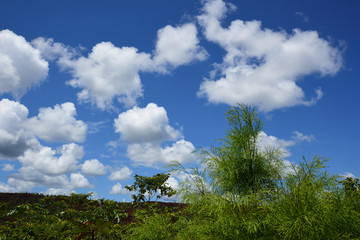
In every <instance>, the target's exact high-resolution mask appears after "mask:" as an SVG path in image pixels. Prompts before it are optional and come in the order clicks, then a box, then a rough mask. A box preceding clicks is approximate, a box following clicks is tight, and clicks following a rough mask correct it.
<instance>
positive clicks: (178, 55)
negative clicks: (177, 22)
mask: <svg viewBox="0 0 360 240" xmlns="http://www.w3.org/2000/svg"><path fill="white" fill-rule="evenodd" d="M157 35H158V39H157V43H156V49H155V53H154V61H155V66H156V67H157V68H160V69H159V70H160V71H165V72H166V71H167V70H166V69H167V68H168V67H169V66H171V67H178V66H180V65H184V64H187V63H190V62H192V61H194V60H204V59H206V57H207V55H208V54H207V52H206V51H205V49H204V48H202V47H200V46H199V40H198V38H197V29H196V26H195V25H194V24H192V23H188V24H184V25H182V26H179V27H172V26H170V25H167V26H165V27H164V28H162V29H160V30H159V31H158V33H157Z"/></svg>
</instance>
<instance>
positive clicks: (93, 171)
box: [81, 159, 106, 176]
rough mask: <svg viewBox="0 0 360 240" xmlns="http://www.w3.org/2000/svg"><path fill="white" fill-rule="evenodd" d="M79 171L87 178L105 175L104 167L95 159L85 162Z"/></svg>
mask: <svg viewBox="0 0 360 240" xmlns="http://www.w3.org/2000/svg"><path fill="white" fill-rule="evenodd" d="M81 171H82V172H83V173H84V174H85V175H89V176H102V175H105V174H106V169H105V166H104V165H103V164H102V163H101V162H100V161H99V160H97V159H91V160H86V161H85V162H84V164H82V166H81Z"/></svg>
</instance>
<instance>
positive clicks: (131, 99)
mask: <svg viewBox="0 0 360 240" xmlns="http://www.w3.org/2000/svg"><path fill="white" fill-rule="evenodd" d="M150 62H151V59H150V55H149V54H146V53H139V52H138V50H137V49H136V48H134V47H122V48H118V47H115V46H114V45H113V44H112V43H110V42H101V43H98V44H96V45H95V46H94V47H93V49H92V52H91V53H90V54H89V55H88V57H80V58H78V59H74V60H72V61H62V62H61V64H62V66H63V67H64V68H67V69H70V71H71V73H72V76H73V79H72V80H70V81H68V84H69V85H70V86H72V87H75V88H80V89H81V91H80V92H79V93H78V95H77V96H78V99H79V100H80V101H81V102H90V103H92V104H93V105H96V106H97V107H99V108H100V109H106V108H109V107H111V106H112V102H113V99H114V98H116V99H117V101H118V102H119V103H122V104H125V105H126V106H133V105H135V103H136V99H137V98H138V97H140V96H142V84H141V81H140V76H139V74H138V72H139V71H140V70H143V69H147V68H148V66H149V64H150Z"/></svg>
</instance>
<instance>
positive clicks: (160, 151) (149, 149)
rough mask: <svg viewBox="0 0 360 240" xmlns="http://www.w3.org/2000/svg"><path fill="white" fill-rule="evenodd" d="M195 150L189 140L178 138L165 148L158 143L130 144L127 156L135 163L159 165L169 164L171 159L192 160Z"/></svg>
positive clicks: (183, 161) (186, 161)
mask: <svg viewBox="0 0 360 240" xmlns="http://www.w3.org/2000/svg"><path fill="white" fill-rule="evenodd" d="M194 150H195V147H194V145H193V144H192V143H191V142H188V141H185V140H183V139H181V140H178V141H177V142H175V143H173V144H172V145H171V146H167V147H165V148H163V147H161V146H160V145H158V144H151V143H142V144H130V145H129V146H128V148H127V155H128V157H129V158H130V159H131V160H132V161H133V162H134V163H135V164H137V165H144V166H150V167H155V168H158V167H159V165H158V164H159V163H164V164H170V163H171V162H172V161H178V162H180V163H189V162H192V161H193V160H194V156H193V154H192V152H193V151H194Z"/></svg>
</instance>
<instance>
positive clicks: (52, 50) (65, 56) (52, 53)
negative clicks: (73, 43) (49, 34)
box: [31, 37, 79, 64]
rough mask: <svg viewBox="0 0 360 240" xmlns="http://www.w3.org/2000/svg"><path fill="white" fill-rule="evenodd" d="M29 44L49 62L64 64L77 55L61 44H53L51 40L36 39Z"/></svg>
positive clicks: (71, 49)
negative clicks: (55, 61)
mask: <svg viewBox="0 0 360 240" xmlns="http://www.w3.org/2000/svg"><path fill="white" fill-rule="evenodd" d="M31 44H32V45H33V46H34V47H35V48H36V49H38V50H40V52H41V56H42V57H43V58H45V59H47V60H49V61H54V60H58V61H59V63H61V64H65V62H67V61H70V60H71V59H72V58H73V57H74V56H77V55H79V54H78V53H77V52H76V51H75V50H74V49H73V48H70V47H69V46H65V45H64V44H63V43H59V42H54V39H52V38H43V37H38V38H36V39H34V40H32V41H31Z"/></svg>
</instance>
